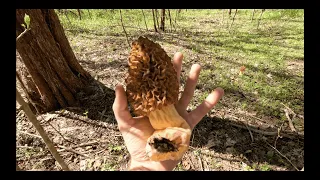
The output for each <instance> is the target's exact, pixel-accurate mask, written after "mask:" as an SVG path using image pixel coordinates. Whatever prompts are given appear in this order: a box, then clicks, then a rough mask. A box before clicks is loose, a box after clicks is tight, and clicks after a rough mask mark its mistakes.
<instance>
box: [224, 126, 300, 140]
mask: <svg viewBox="0 0 320 180" xmlns="http://www.w3.org/2000/svg"><path fill="white" fill-rule="evenodd" d="M229 124H230V125H231V126H235V127H238V128H242V129H247V127H246V126H242V125H239V124H235V123H229ZM248 128H249V129H250V130H251V131H252V132H255V133H259V134H262V135H266V136H277V135H278V131H262V130H258V129H255V128H252V127H248ZM281 136H283V137H286V138H289V139H295V137H298V138H301V139H304V135H303V134H301V133H295V134H293V135H290V134H285V133H281Z"/></svg>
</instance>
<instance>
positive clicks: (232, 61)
mask: <svg viewBox="0 0 320 180" xmlns="http://www.w3.org/2000/svg"><path fill="white" fill-rule="evenodd" d="M73 12H76V11H75V10H73ZM90 13H91V18H90V17H89V14H88V12H87V10H83V15H82V20H79V18H78V17H76V16H74V15H72V14H71V13H69V14H68V17H69V19H70V21H71V23H69V22H68V20H67V18H66V16H65V15H62V14H60V15H59V17H60V20H61V22H62V24H63V26H64V28H65V29H66V33H67V36H68V37H69V38H70V37H72V38H76V37H78V36H85V37H87V38H98V37H101V38H107V36H115V37H119V38H121V39H123V42H124V45H125V36H124V33H123V30H122V27H121V22H120V15H119V10H113V11H112V10H90ZM222 13H224V14H222ZM233 13H234V10H233V12H232V16H233ZM260 13H261V10H257V11H256V13H255V16H254V19H253V21H252V22H251V14H252V10H242V9H241V10H239V11H238V14H237V15H236V17H235V21H234V23H233V25H232V27H231V28H229V27H230V24H231V21H232V19H231V18H229V15H228V13H227V11H226V10H224V11H221V10H210V9H206V10H187V11H186V10H182V11H181V13H180V14H179V15H178V16H177V17H176V10H171V17H172V19H173V20H174V19H175V18H176V21H177V25H176V31H174V32H173V33H169V32H168V31H167V32H166V33H162V36H161V37H160V38H158V39H157V41H158V42H159V43H160V44H163V45H165V46H166V47H170V48H171V47H172V46H173V45H175V46H178V47H179V48H178V50H179V51H182V52H183V53H184V54H185V62H184V66H185V67H190V65H191V62H190V59H191V58H192V57H197V58H195V59H196V60H194V61H195V62H196V63H199V64H200V65H201V66H202V67H203V68H202V72H201V75H200V78H199V85H198V86H199V89H200V90H201V92H202V95H199V96H198V97H197V98H194V100H192V102H191V103H193V104H194V103H196V102H199V100H203V99H204V98H205V96H206V95H207V94H208V93H209V92H210V91H211V90H212V89H213V88H215V87H218V86H220V87H222V88H224V89H225V92H226V94H225V97H224V100H225V102H226V103H228V104H229V106H231V107H232V108H233V109H240V110H244V111H256V112H257V116H268V117H270V118H275V119H278V120H284V119H286V118H285V114H284V112H283V110H281V108H282V107H283V106H282V105H281V103H284V104H286V105H288V106H289V107H290V108H291V109H292V110H293V111H294V112H295V113H297V114H301V115H303V114H304V109H303V106H304V79H303V78H304V71H303V67H302V68H300V69H295V70H292V71H289V70H288V69H287V63H288V62H303V61H304V11H303V10H266V11H265V12H264V14H263V15H262V18H261V21H260V24H259V28H258V27H257V24H258V17H259V15H260ZM144 14H145V16H146V21H147V26H148V29H149V31H150V30H153V21H152V12H151V10H144ZM122 15H123V22H124V24H125V26H126V31H127V33H128V35H129V37H130V38H134V37H137V36H139V35H142V34H147V31H146V30H145V23H144V18H143V15H142V12H141V10H122ZM232 16H231V17H232ZM222 19H223V22H222ZM169 24H170V23H169V22H168V21H166V27H167V30H170V25H169ZM108 61H110V60H108ZM194 61H193V62H192V63H194ZM302 64H303V63H302ZM241 66H245V67H246V70H245V72H244V74H243V75H242V76H239V68H240V67H241ZM187 73H188V70H186V73H185V75H186V74H187ZM237 92H241V93H243V94H244V95H245V96H246V98H240V97H239V96H235V94H237ZM216 108H217V109H219V108H224V107H223V106H217V107H216Z"/></svg>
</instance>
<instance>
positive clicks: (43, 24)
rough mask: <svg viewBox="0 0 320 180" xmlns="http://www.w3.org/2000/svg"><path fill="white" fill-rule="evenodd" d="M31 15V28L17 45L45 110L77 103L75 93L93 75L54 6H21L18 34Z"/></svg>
mask: <svg viewBox="0 0 320 180" xmlns="http://www.w3.org/2000/svg"><path fill="white" fill-rule="evenodd" d="M25 14H28V15H29V16H30V28H31V29H30V30H29V31H28V32H27V33H25V34H24V35H23V36H21V37H20V39H18V40H17V42H16V48H17V51H18V52H19V54H20V56H21V58H22V61H23V63H24V64H25V66H26V68H27V70H28V72H29V74H30V76H31V79H32V81H33V83H34V84H35V86H36V87H37V90H38V92H37V93H38V95H39V96H40V97H41V101H40V102H37V103H41V104H42V105H43V106H44V107H45V109H44V110H43V111H44V112H47V111H52V110H55V109H57V108H61V107H62V108H64V107H67V106H74V105H77V101H76V99H75V94H76V93H77V92H78V91H79V90H80V89H82V88H83V87H84V86H85V85H86V84H87V83H88V81H89V80H90V79H91V76H90V75H89V74H88V73H87V72H86V71H85V70H84V69H83V68H82V67H81V65H80V64H79V63H78V61H77V59H76V57H75V55H74V53H73V51H72V48H71V47H70V44H69V41H68V39H67V37H66V36H65V34H64V30H63V27H62V26H61V24H60V21H59V18H58V16H57V14H56V13H55V12H54V10H52V9H49V10H48V9H44V10H40V9H31V10H30V9H17V10H16V37H18V36H19V35H20V34H21V33H22V32H23V31H24V28H23V27H22V26H21V24H24V15H25Z"/></svg>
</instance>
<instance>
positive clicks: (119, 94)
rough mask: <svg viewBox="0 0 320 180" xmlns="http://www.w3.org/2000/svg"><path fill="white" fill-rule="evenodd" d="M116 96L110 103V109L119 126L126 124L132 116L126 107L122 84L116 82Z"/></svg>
mask: <svg viewBox="0 0 320 180" xmlns="http://www.w3.org/2000/svg"><path fill="white" fill-rule="evenodd" d="M115 94H116V98H115V100H114V103H113V105H112V109H113V112H114V115H115V117H116V120H117V122H118V126H119V128H120V127H121V126H123V125H125V124H128V123H129V121H130V120H132V116H131V114H130V112H129V109H128V102H127V96H126V92H125V91H124V88H123V86H122V85H120V84H118V85H117V86H116V88H115Z"/></svg>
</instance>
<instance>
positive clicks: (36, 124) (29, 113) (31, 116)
mask: <svg viewBox="0 0 320 180" xmlns="http://www.w3.org/2000/svg"><path fill="white" fill-rule="evenodd" d="M16 99H17V101H18V103H19V104H20V105H21V106H22V108H23V110H24V112H25V113H26V115H27V117H28V119H29V120H30V122H31V123H32V125H33V126H34V127H35V128H36V130H37V131H38V133H39V134H40V136H41V138H42V139H43V141H44V142H45V144H46V145H47V147H48V149H49V150H50V152H51V154H52V155H53V157H54V158H55V160H56V161H57V162H58V163H59V165H60V166H61V168H62V169H63V170H64V171H69V168H68V166H67V164H66V163H65V162H64V161H63V159H62V158H61V156H60V155H59V153H58V151H57V150H56V148H55V147H54V145H53V143H52V141H51V140H50V139H49V137H48V135H47V134H46V132H45V131H44V129H43V127H42V126H41V125H40V122H39V121H38V120H37V118H36V116H35V115H34V114H33V112H32V111H31V109H30V107H29V105H28V104H27V103H26V102H25V101H24V100H23V98H22V96H21V95H20V93H19V91H18V90H17V89H16Z"/></svg>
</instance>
